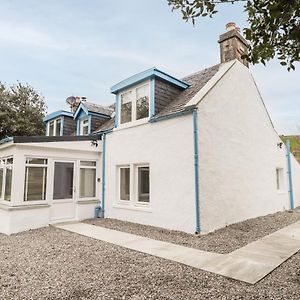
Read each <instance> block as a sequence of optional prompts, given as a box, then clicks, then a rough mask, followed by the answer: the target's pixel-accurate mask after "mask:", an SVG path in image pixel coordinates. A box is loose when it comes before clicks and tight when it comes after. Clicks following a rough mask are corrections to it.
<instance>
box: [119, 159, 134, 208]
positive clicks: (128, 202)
mask: <svg viewBox="0 0 300 300" xmlns="http://www.w3.org/2000/svg"><path fill="white" fill-rule="evenodd" d="M122 169H129V200H124V199H121V170H122ZM117 177H118V179H117V191H118V192H117V195H118V198H117V199H118V202H119V203H121V204H125V205H130V201H131V197H132V196H131V194H132V178H131V166H130V165H129V164H128V165H119V166H117Z"/></svg>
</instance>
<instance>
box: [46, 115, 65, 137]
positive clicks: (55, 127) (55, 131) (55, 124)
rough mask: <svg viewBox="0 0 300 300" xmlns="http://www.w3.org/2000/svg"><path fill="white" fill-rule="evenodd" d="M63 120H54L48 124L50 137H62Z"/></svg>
mask: <svg viewBox="0 0 300 300" xmlns="http://www.w3.org/2000/svg"><path fill="white" fill-rule="evenodd" d="M61 126H62V124H61V118H58V119H54V120H52V121H50V122H49V123H48V136H60V135H61V131H62V128H61Z"/></svg>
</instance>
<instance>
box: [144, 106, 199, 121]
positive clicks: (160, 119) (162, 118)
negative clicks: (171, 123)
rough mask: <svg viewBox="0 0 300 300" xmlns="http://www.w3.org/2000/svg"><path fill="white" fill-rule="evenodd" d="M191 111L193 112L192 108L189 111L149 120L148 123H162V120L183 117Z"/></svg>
mask: <svg viewBox="0 0 300 300" xmlns="http://www.w3.org/2000/svg"><path fill="white" fill-rule="evenodd" d="M193 110H194V109H193V108H190V109H187V110H183V111H179V112H176V113H173V114H169V115H166V116H161V117H154V118H150V120H149V122H150V123H155V122H159V121H163V120H168V119H172V118H176V117H180V116H184V115H187V114H190V113H192V112H193Z"/></svg>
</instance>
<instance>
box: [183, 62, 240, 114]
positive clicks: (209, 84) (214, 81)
mask: <svg viewBox="0 0 300 300" xmlns="http://www.w3.org/2000/svg"><path fill="white" fill-rule="evenodd" d="M236 62H237V60H236V59H235V60H232V61H230V62H227V63H224V64H222V65H221V67H220V69H219V71H218V72H217V73H216V74H215V75H214V76H213V77H212V78H211V79H210V80H209V81H208V82H207V83H206V84H205V85H204V87H203V88H202V89H201V90H200V91H199V92H197V93H196V95H195V96H194V97H193V98H192V99H191V100H190V101H189V102H188V103H187V104H186V105H185V108H188V107H191V106H196V105H198V103H199V102H200V101H201V100H202V99H203V98H204V97H205V96H206V94H207V93H208V92H209V91H210V90H211V89H212V88H213V87H214V86H215V85H216V84H217V83H218V82H219V80H220V79H221V78H222V77H223V76H224V75H225V74H226V73H227V72H228V71H229V70H230V69H231V68H232V66H233V65H234V64H235V63H236Z"/></svg>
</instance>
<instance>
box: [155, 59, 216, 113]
mask: <svg viewBox="0 0 300 300" xmlns="http://www.w3.org/2000/svg"><path fill="white" fill-rule="evenodd" d="M220 66H221V64H218V65H215V66H212V67H210V68H207V69H204V70H202V71H199V72H197V73H193V74H191V75H189V76H186V77H184V78H182V81H184V82H186V83H188V84H189V85H190V86H189V87H188V88H187V89H185V90H184V91H182V92H181V93H180V94H179V95H178V96H177V97H176V98H175V99H174V100H173V101H172V102H171V103H170V104H168V105H167V106H166V107H165V108H164V109H163V110H162V111H161V112H159V113H158V114H157V115H156V117H157V118H158V117H163V116H167V115H171V114H173V113H177V112H180V111H183V110H184V106H185V105H186V104H187V103H188V102H189V101H190V100H191V99H192V98H193V97H194V96H195V95H196V94H197V93H198V92H199V91H200V90H201V89H202V88H203V87H204V86H205V84H206V83H207V82H208V81H209V80H210V79H211V78H212V77H213V76H214V75H215V74H216V73H217V72H218V71H219V69H220Z"/></svg>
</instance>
